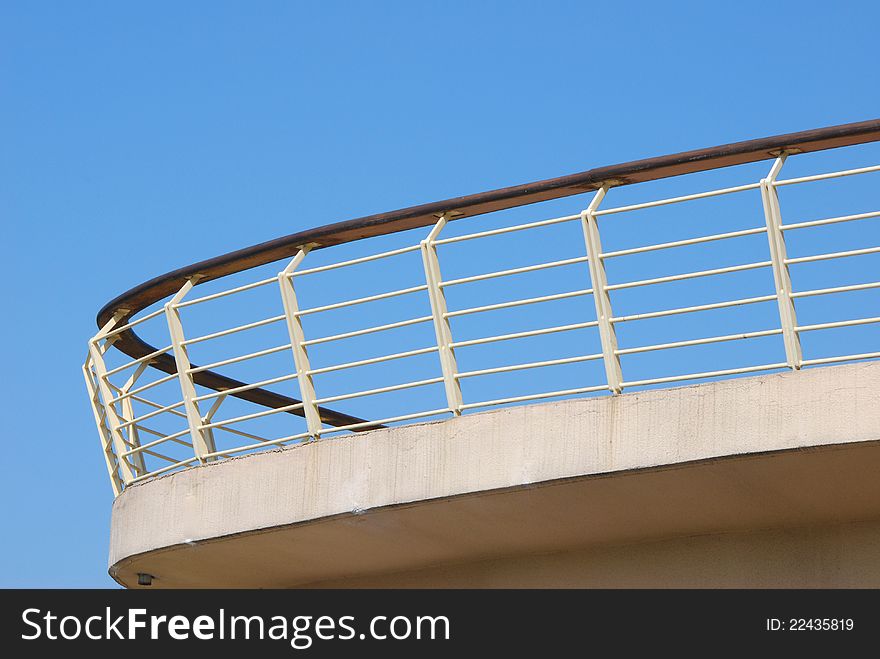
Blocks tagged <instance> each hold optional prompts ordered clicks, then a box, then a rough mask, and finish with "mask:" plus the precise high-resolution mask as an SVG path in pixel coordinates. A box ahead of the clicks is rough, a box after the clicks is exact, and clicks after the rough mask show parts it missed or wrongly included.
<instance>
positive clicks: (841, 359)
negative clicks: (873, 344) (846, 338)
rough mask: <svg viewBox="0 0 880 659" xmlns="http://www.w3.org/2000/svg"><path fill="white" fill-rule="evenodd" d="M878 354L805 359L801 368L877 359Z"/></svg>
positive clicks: (869, 353) (879, 354) (867, 353)
mask: <svg viewBox="0 0 880 659" xmlns="http://www.w3.org/2000/svg"><path fill="white" fill-rule="evenodd" d="M878 357H880V352H863V353H861V354H859V355H841V356H840V357H821V358H819V359H805V360H803V361H802V362H801V365H802V366H815V365H817V364H834V363H836V362H851V361H857V360H859V359H877V358H878Z"/></svg>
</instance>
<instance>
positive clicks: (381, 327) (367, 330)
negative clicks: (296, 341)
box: [302, 316, 432, 346]
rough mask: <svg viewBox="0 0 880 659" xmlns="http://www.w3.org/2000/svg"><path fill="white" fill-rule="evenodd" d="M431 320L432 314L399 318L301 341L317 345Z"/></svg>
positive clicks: (307, 344) (304, 343) (305, 344)
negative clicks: (383, 323) (385, 322)
mask: <svg viewBox="0 0 880 659" xmlns="http://www.w3.org/2000/svg"><path fill="white" fill-rule="evenodd" d="M430 320H432V316H422V317H420V318H411V319H409V320H401V321H398V322H396V323H388V324H386V325H377V326H375V327H367V328H365V329H359V330H353V331H351V332H343V333H342V334H334V335H332V336H322V337H319V338H317V339H310V340H308V341H303V342H302V344H303V345H304V346H313V345H318V344H319V343H328V342H329V341H338V340H340V339H350V338H352V337H355V336H363V335H364V334H373V333H375V332H384V331H385V330H392V329H397V328H399V327H408V326H410V325H418V324H419V323H427V322H429V321H430Z"/></svg>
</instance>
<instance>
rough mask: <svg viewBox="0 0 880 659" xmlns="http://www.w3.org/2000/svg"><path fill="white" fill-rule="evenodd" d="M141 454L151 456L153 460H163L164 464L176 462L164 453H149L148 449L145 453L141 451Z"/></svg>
mask: <svg viewBox="0 0 880 659" xmlns="http://www.w3.org/2000/svg"><path fill="white" fill-rule="evenodd" d="M141 453H144V454H146V455H152V456H153V457H154V458H159V459H160V460H165V461H166V462H176V461H177V458H172V457H170V456H167V455H165V454H164V453H159V452H158V451H150V450H149V449H148V450H145V451H141ZM126 462H128V460H126ZM129 464H131V463H129Z"/></svg>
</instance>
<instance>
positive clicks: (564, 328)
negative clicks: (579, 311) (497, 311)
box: [449, 320, 599, 348]
mask: <svg viewBox="0 0 880 659" xmlns="http://www.w3.org/2000/svg"><path fill="white" fill-rule="evenodd" d="M598 324H599V323H598V322H597V321H595V320H591V321H588V322H585V323H574V324H572V325H557V326H556V327H547V328H544V329H539V330H529V331H527V332H514V333H513V334H499V335H498V336H487V337H484V338H481V339H469V340H467V341H453V342H452V343H450V344H449V345H450V347H452V348H466V347H467V346H475V345H480V344H482V343H493V342H495V341H507V340H509V339H525V338H527V337H530V336H541V335H542V334H553V333H555V332H568V331H570V330H578V329H584V328H585V327H596V326H597V325H598Z"/></svg>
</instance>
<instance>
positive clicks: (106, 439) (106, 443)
mask: <svg viewBox="0 0 880 659" xmlns="http://www.w3.org/2000/svg"><path fill="white" fill-rule="evenodd" d="M92 364H93V361H92V354H91V351H89V352H88V354H87V355H86V361H85V363H84V364H83V376H84V377H85V380H86V389H87V390H88V393H89V405H90V406H91V408H92V414H93V415H94V417H95V426H96V427H97V429H98V437H99V438H100V440H101V451H102V453H103V454H104V462H105V463H106V465H107V474H108V475H109V476H110V487H111V488H113V495H114V496H119V494H120V493H121V492H122V487H123V483H122V479H121V478H120V477H119V470H118V467H117V462H118V461H117V459H116V455H115V454H114V453H113V437H112V436H111V435H110V430H109V428H108V427H107V423H106V417H107V413H106V411H104V410H103V409H102V407H99V405H100V398H99V393H98V385H97V383H96V381H95V380H96V377H95V375H94V373H93V372H92V368H91V365H92Z"/></svg>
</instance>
